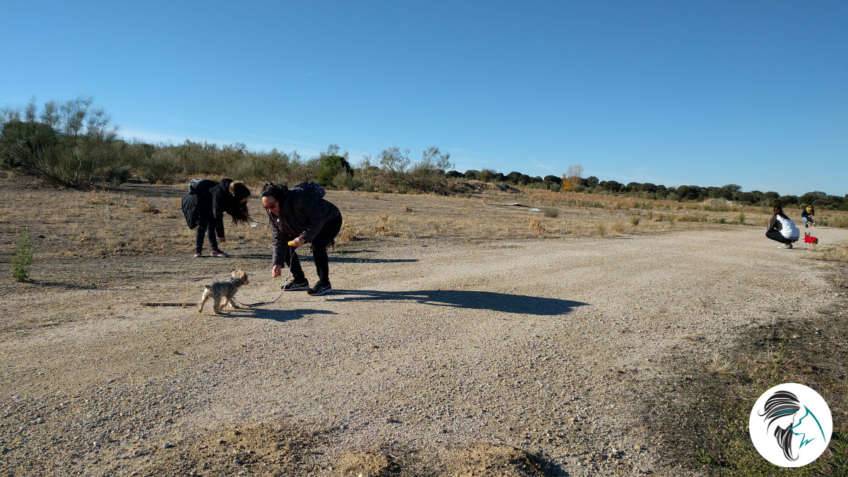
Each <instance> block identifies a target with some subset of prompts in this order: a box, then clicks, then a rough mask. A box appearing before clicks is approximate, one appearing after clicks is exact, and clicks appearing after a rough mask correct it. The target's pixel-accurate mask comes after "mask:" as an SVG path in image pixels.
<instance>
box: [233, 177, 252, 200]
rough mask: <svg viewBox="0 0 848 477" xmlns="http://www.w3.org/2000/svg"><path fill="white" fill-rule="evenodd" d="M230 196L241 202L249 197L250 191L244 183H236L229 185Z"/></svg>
mask: <svg viewBox="0 0 848 477" xmlns="http://www.w3.org/2000/svg"><path fill="white" fill-rule="evenodd" d="M230 194H232V196H233V197H235V199H236V200H237V201H241V200H242V199H246V198H248V197H250V189H248V188H247V186H246V185H244V182H238V181H237V182H233V183H231V184H230Z"/></svg>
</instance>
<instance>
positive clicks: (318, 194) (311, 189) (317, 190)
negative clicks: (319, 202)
mask: <svg viewBox="0 0 848 477" xmlns="http://www.w3.org/2000/svg"><path fill="white" fill-rule="evenodd" d="M292 190H302V191H303V192H306V193H307V194H312V195H313V196H315V198H317V199H322V198H324V194H325V191H324V188H323V187H321V185H319V184H316V183H314V182H301V183H300V184H298V185H296V186H294V187H292Z"/></svg>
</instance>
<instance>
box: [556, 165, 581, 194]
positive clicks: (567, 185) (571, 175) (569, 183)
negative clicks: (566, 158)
mask: <svg viewBox="0 0 848 477" xmlns="http://www.w3.org/2000/svg"><path fill="white" fill-rule="evenodd" d="M582 175H583V166H581V165H580V164H572V165H570V166H568V170H567V171H566V173H565V174H564V175H563V176H562V188H561V189H560V190H562V191H563V192H568V191H571V190H574V188H575V187H577V186H578V185H580V177H581V176H582Z"/></svg>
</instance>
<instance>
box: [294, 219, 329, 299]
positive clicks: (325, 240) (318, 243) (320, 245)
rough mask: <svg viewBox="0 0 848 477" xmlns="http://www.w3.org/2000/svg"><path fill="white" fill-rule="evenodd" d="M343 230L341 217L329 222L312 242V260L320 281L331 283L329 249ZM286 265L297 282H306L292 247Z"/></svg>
mask: <svg viewBox="0 0 848 477" xmlns="http://www.w3.org/2000/svg"><path fill="white" fill-rule="evenodd" d="M341 229H342V216H341V215H339V216H337V217H335V218H333V219H330V220H328V221H327V222H326V223H325V224H324V227H322V228H321V231H320V232H318V235H317V236H316V237H315V240H313V241H312V258H313V259H314V260H315V269H316V270H317V271H318V280H320V281H321V282H324V283H330V259H329V257H328V256H327V247H328V246H330V244H332V243H333V242H334V241H335V239H336V235H338V234H339V230H341ZM286 265H287V266H288V267H289V269H290V270H291V273H292V277H294V279H295V280H296V281H299V282H301V281H304V280H306V275H304V274H303V268H302V267H301V266H300V260H299V259H298V258H297V253H296V252H295V249H293V248H291V247H289V253H288V254H287V255H286Z"/></svg>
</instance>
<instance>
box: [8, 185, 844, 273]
mask: <svg viewBox="0 0 848 477" xmlns="http://www.w3.org/2000/svg"><path fill="white" fill-rule="evenodd" d="M0 181H2V182H0V256H4V254H11V253H12V251H13V249H14V240H15V239H14V234H15V231H16V230H18V229H19V228H21V227H27V228H29V230H30V232H31V234H32V237H33V243H34V245H35V250H36V260H39V259H43V258H49V257H82V256H87V257H105V256H115V255H126V256H133V255H138V256H144V255H173V254H175V253H186V254H190V253H192V252H193V249H194V236H195V231H194V230H189V229H188V228H187V227H186V226H185V221H184V220H183V218H182V214H181V211H180V197H181V196H182V194H183V192H184V190H185V188H184V187H183V186H180V185H178V186H155V185H144V186H125V187H124V188H122V189H121V190H92V191H89V192H80V191H75V190H68V189H54V188H39V187H33V186H32V184H27V183H23V182H22V181H19V180H17V179H6V180H2V179H0ZM251 186H253V188H252V190H258V186H257V185H254V184H251ZM327 198H328V199H329V200H330V201H332V202H334V203H335V204H336V205H338V206H339V208H340V209H341V210H342V214H343V215H344V224H345V225H344V227H343V228H342V231H341V233H340V236H339V238H338V240H337V242H338V243H339V245H344V244H346V243H350V242H352V241H357V240H392V239H423V238H430V239H432V238H439V239H460V240H480V241H485V240H499V239H505V238H506V239H534V238H539V237H542V236H543V237H546V238H555V237H565V236H576V237H605V236H608V235H616V234H621V233H637V226H638V233H640V234H644V233H656V232H665V231H668V230H672V229H699V228H708V227H715V226H720V225H721V224H725V223H726V224H731V223H739V222H740V218H739V215H741V214H744V222H745V223H746V224H760V223H761V224H763V225H765V223H766V221H767V219H768V210H767V209H765V208H762V207H758V208H755V207H752V208H744V209H743V208H736V207H735V206H730V205H725V206H720V204H712V203H710V204H700V203H696V204H693V203H683V204H681V203H678V202H673V201H652V200H647V199H637V198H632V197H616V196H606V195H601V194H591V195H590V194H581V193H573V192H568V193H557V192H551V191H542V190H528V191H526V192H522V193H519V194H513V193H505V192H500V191H497V190H490V191H486V192H484V193H482V194H478V195H475V196H474V197H444V196H436V195H427V194H385V193H383V194H379V195H378V194H373V193H366V192H350V191H328V193H327ZM513 203H519V204H521V205H523V206H524V207H516V206H512V205H510V204H513ZM55 204H61V207H57V206H56V205H55ZM248 207H249V209H250V210H251V211H253V212H254V214H256V219H257V220H258V222H259V224H260V226H258V227H256V228H251V227H248V226H244V225H238V226H236V225H233V224H232V223H231V222H230V221H229V220H227V221H226V222H225V225H226V230H227V237H228V239H229V241H228V242H227V243H224V244H222V247H223V248H224V249H225V250H228V251H230V250H233V249H237V248H238V247H241V246H243V247H256V246H260V247H267V246H268V244H269V243H270V240H271V232H270V229H269V227H268V225H267V221H266V220H265V217H264V212H263V211H262V207H261V204H260V203H259V200H258V198H257V197H253V198H252V199H251V201H250V203H249V204H248ZM531 208H538V209H541V211H542V213H541V214H540V213H539V212H533V211H532V210H531ZM157 211H158V212H157ZM796 212H797V213H796ZM787 213H789V214H795V215H798V214H800V211H790V210H788V209H787ZM820 215H822V217H826V218H827V220H828V221H829V222H830V223H837V222H838V221H840V220H844V221H846V223H848V213H844V212H838V211H827V212H826V213H825V212H821V213H820ZM792 216H794V215H792ZM840 223H841V222H840Z"/></svg>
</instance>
